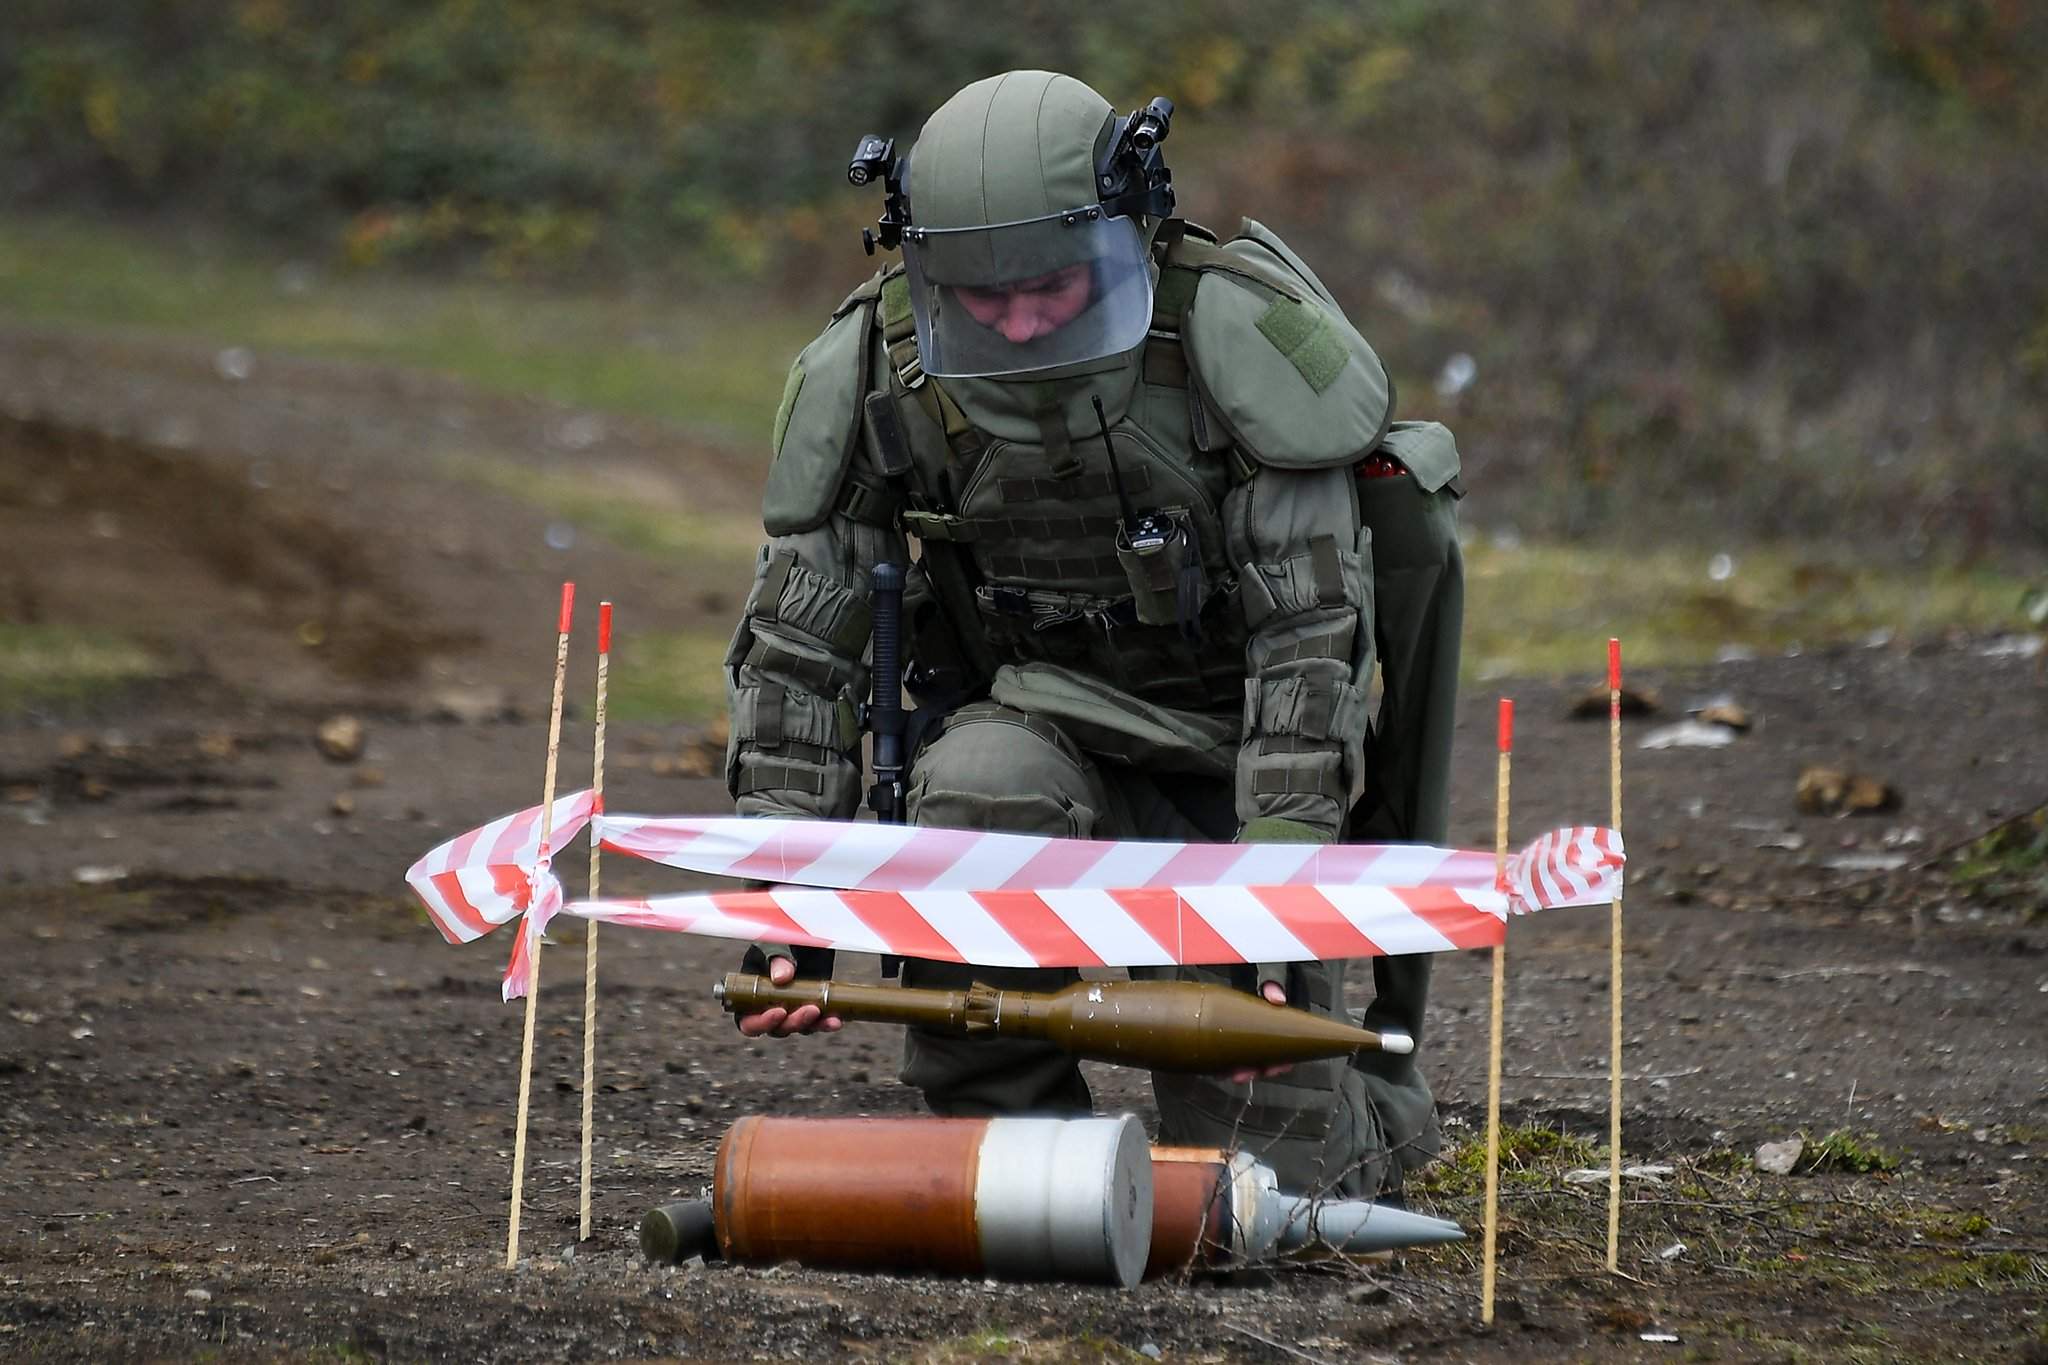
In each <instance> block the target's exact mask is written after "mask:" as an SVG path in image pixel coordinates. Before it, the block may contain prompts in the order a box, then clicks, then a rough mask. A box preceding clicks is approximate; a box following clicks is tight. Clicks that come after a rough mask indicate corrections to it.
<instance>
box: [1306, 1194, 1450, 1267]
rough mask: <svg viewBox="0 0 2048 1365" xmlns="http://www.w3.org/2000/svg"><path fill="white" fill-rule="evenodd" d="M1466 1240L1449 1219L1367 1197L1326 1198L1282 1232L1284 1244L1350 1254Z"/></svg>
mask: <svg viewBox="0 0 2048 1365" xmlns="http://www.w3.org/2000/svg"><path fill="white" fill-rule="evenodd" d="M1464 1240H1465V1230H1464V1229H1463V1228H1461V1227H1459V1226H1458V1225H1457V1224H1456V1223H1453V1222H1451V1221H1450V1220H1448V1219H1445V1218H1432V1217H1430V1216H1429V1215H1428V1214H1426V1213H1410V1212H1409V1211H1408V1210H1407V1209H1397V1208H1393V1207H1391V1206H1389V1205H1386V1204H1375V1203H1373V1202H1371V1201H1370V1200H1366V1199H1328V1200H1324V1201H1322V1202H1321V1203H1318V1204H1317V1205H1316V1206H1315V1210H1314V1213H1313V1215H1312V1216H1311V1217H1297V1218H1295V1219H1294V1220H1292V1221H1291V1222H1289V1223H1288V1225H1287V1227H1286V1228H1285V1229H1284V1230H1283V1231H1282V1232H1281V1234H1280V1245H1281V1246H1282V1247H1283V1248H1288V1249H1291V1248H1294V1247H1302V1246H1310V1245H1324V1246H1328V1247H1330V1248H1331V1249H1333V1250H1336V1251H1340V1252H1344V1253H1347V1254H1350V1255H1357V1254H1359V1253H1361V1252H1367V1251H1391V1250H1393V1249H1394V1248H1396V1247H1419V1246H1436V1245H1439V1244H1441V1243H1444V1242H1462V1241H1464Z"/></svg>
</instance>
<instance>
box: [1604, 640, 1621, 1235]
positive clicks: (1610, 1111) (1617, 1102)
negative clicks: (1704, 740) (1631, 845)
mask: <svg viewBox="0 0 2048 1365" xmlns="http://www.w3.org/2000/svg"><path fill="white" fill-rule="evenodd" d="M1607 774H1608V786H1609V789H1610V796H1611V797H1612V806H1613V809H1612V815H1613V817H1614V832H1615V833H1616V834H1620V833H1621V641H1620V640H1618V639H1615V638H1612V637H1610V638H1609V639H1608V641H1607ZM1608 913H1609V920H1610V922H1609V925H1608V942H1609V954H1608V963H1607V970H1608V977H1609V984H1608V988H1607V1000H1608V1014H1609V1017H1608V1045H1609V1046H1608V1053H1609V1076H1608V1082H1607V1269H1608V1272H1609V1273H1610V1274H1612V1273H1614V1272H1616V1271H1618V1270H1620V1269H1621V888H1620V886H1618V885H1617V886H1616V887H1615V890H1614V904H1613V906H1612V908H1611V909H1610V910H1609V912H1608Z"/></svg>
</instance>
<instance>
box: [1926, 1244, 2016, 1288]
mask: <svg viewBox="0 0 2048 1365" xmlns="http://www.w3.org/2000/svg"><path fill="white" fill-rule="evenodd" d="M1917 1279H1918V1282H1919V1284H1920V1286H1921V1287H1922V1288H1924V1289H2010V1288H2013V1287H2014V1286H2017V1285H2037V1284H2048V1259H2044V1258H2042V1257H2040V1256H2033V1255H2028V1254H2026V1253H2024V1252H2018V1251H1992V1252H1984V1253H1976V1254H1973V1253H1970V1252H1963V1251H1955V1252H1946V1253H1943V1257H1942V1260H1941V1261H1940V1263H1939V1264H1937V1265H1934V1266H1932V1267H1931V1268H1929V1269H1927V1270H1926V1271H1924V1272H1923V1273H1921V1274H1920V1275H1919V1276H1918V1277H1917Z"/></svg>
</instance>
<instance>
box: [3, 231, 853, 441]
mask: <svg viewBox="0 0 2048 1365" xmlns="http://www.w3.org/2000/svg"><path fill="white" fill-rule="evenodd" d="M735 304H736V300H735V299H733V298H729V297H725V296H723V295H722V294H721V293H719V292H717V291H694V290H690V289H688V288H687V287H685V286H683V285H681V284H677V283H674V282H670V283H667V284H664V285H661V286H644V287H640V288H632V287H614V286H607V287H605V288H602V289H597V288H585V289H582V290H577V291H569V290H557V289H546V288H541V287H538V286H533V285H523V284H518V283H514V282H509V281H500V280H490V279H477V278H467V277H452V276H451V277H449V278H424V277H418V276H408V275H405V274H401V273H397V272H387V271H360V272H359V271H351V270H348V269H336V270H333V271H314V270H309V269H307V268H306V267H305V266H303V265H294V264H292V263H290V262H287V261H285V260H283V259H281V258H278V257H275V256H272V257H269V258H265V257H264V256H263V255H262V254H261V253H258V252H252V251H251V249H249V248H248V247H247V246H246V245H243V244H233V243H229V242H226V241H218V240H206V239H197V238H188V239H184V240H164V239H162V238H158V237H148V236H144V235H143V234H141V233H139V232H134V231H128V230H123V229H120V228H114V227H107V226H104V225H100V224H95V223H88V222H84V221H80V220H71V219H51V218H40V217H38V218H4V217H0V312H4V313H10V314H13V315H14V316H16V317H17V318H22V319H28V320H32V321H36V322H42V323H51V324H56V325H61V326H94V327H106V326H118V327H130V328H139V329H145V330H149V331H154V332H162V333H168V334H175V335H178V336H181V337H198V338H202V339H205V340H207V341H209V342H212V343H214V344H217V345H221V346H229V345H235V346H246V347H249V348H251V349H252V350H254V351H255V352H256V353H257V363H258V364H259V365H260V364H261V363H262V353H263V352H264V351H266V350H276V351H285V352H291V353H295V354H299V355H308V356H321V357H328V358H334V359H344V360H362V361H376V362H383V363H389V364H399V365H408V366H414V367H417V368H419V369H424V370H435V371H440V372H442V373H445V374H451V375H455V376H458V377H460V378H462V379H466V380H469V381H471V382H472V383H476V384H479V385H481V386H483V387H485V388H489V389H495V390H499V391H501V392H505V393H516V394H527V395H534V396H538V397H543V398H548V399H552V400H554V401H556V402H560V403H567V404H572V405H575V406H579V407H593V408H607V409H612V410H615V411H619V412H631V413H639V414H642V415H644V416H649V417H657V418H662V419H665V420H668V421H673V422H678V423H683V424H686V425H689V426H692V427H695V428H697V429H699V430H704V431H707V432H710V433H715V434H716V435H718V436H720V437H721V438H723V439H727V440H731V441H734V442H741V443H745V444H746V445H747V446H748V447H749V448H756V447H758V448H761V449H763V450H765V449H766V442H767V434H768V427H769V423H770V420H771V418H772V417H773V416H774V413H775V404H776V400H777V398H778V397H779V396H780V395H781V392H782V382H783V378H784V376H785V374H786V373H787V372H788V369H789V364H790V361H791V360H792V359H793V358H794V357H795V355H796V353H797V351H798V350H799V349H801V348H802V346H803V345H804V343H805V342H806V341H808V340H809V339H810V338H811V336H812V335H814V334H815V333H816V332H817V330H818V328H819V326H820V325H822V323H823V321H824V318H823V317H822V316H801V317H800V316H792V315H790V314H788V313H787V312H785V311H783V310H777V309H765V310H764V309H761V308H758V307H750V306H745V305H744V304H740V305H739V306H735Z"/></svg>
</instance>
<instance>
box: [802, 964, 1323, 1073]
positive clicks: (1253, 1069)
mask: <svg viewBox="0 0 2048 1365" xmlns="http://www.w3.org/2000/svg"><path fill="white" fill-rule="evenodd" d="M1259 998H1260V999H1262V1000H1264V1001H1265V1002H1266V1003H1267V1004H1269V1005H1279V1006H1281V1007H1282V1008H1285V1007H1286V1005H1287V988H1286V987H1285V986H1283V985H1281V984H1280V983H1279V982H1277V981H1268V982H1267V983H1266V984H1265V985H1263V986H1261V987H1259ZM772 1012H773V1011H771V1013H772ZM1293 1069H1294V1064H1293V1063H1292V1062H1282V1063H1281V1064H1280V1065H1278V1066H1246V1067H1240V1068H1238V1069H1237V1070H1236V1071H1233V1072H1231V1073H1230V1083H1231V1084H1232V1085H1250V1084H1251V1083H1252V1082H1253V1081H1256V1080H1258V1079H1260V1078H1261V1077H1264V1076H1278V1075H1280V1074H1281V1073H1282V1072H1286V1071H1291V1070H1293Z"/></svg>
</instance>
